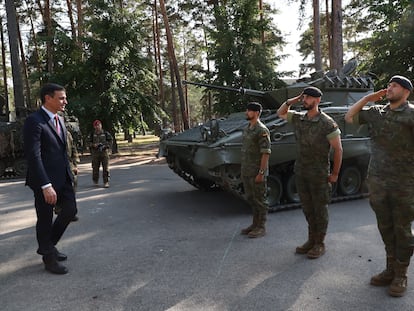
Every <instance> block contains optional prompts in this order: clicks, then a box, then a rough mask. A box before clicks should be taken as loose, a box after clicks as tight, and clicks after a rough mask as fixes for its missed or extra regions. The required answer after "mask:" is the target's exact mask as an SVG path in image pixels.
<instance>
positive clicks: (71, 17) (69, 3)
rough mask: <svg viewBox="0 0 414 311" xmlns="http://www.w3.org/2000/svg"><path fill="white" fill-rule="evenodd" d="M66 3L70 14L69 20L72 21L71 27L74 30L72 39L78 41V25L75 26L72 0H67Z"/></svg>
mask: <svg viewBox="0 0 414 311" xmlns="http://www.w3.org/2000/svg"><path fill="white" fill-rule="evenodd" d="M66 5H67V6H68V16H69V21H70V29H71V31H72V39H73V40H74V41H77V39H76V27H75V22H74V21H73V10H72V1H71V0H66Z"/></svg>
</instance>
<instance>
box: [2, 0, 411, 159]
mask: <svg viewBox="0 0 414 311" xmlns="http://www.w3.org/2000/svg"><path fill="white" fill-rule="evenodd" d="M292 4H298V5H299V9H297V11H296V10H292V12H291V13H292V14H291V16H292V27H296V25H299V29H300V31H301V36H300V40H299V42H297V49H298V52H299V54H300V56H301V59H297V64H298V69H299V76H304V75H307V74H309V73H310V72H312V71H315V70H317V71H323V72H326V71H328V70H337V71H340V70H341V68H342V66H343V65H344V63H346V62H348V61H349V60H351V59H356V60H357V61H358V67H357V74H359V75H364V76H366V75H369V76H371V77H373V78H374V81H375V83H376V86H377V87H383V86H384V85H385V84H386V82H387V80H388V79H389V77H390V76H391V75H393V74H402V75H405V76H407V77H409V78H410V79H413V78H414V73H413V65H414V51H413V49H414V35H413V33H414V3H413V1H412V0H400V1H390V0H362V1H357V0H346V5H345V4H343V3H342V1H341V0H326V1H321V3H320V2H319V0H312V1H311V0H296V1H295V0H284V1H277V4H275V2H274V1H270V0H269V1H266V0H259V1H250V0H198V1H195V0H176V1H164V0H111V1H109V0H87V1H82V0H43V1H42V0H16V1H13V0H5V1H2V3H1V5H3V6H4V9H3V10H1V12H3V15H2V16H1V20H0V25H1V29H0V32H1V44H2V54H1V58H2V67H1V71H2V77H3V83H2V84H1V85H0V95H1V97H0V114H1V115H2V117H3V118H4V119H7V120H8V121H9V120H10V121H11V120H14V119H21V118H24V117H25V116H26V115H27V114H28V113H29V112H30V111H33V110H34V109H37V108H38V107H39V101H38V98H37V97H38V96H37V94H38V91H39V88H40V87H41V85H42V84H44V83H46V82H55V83H59V84H62V85H64V86H65V87H66V89H67V95H68V99H69V105H68V106H67V108H68V112H69V114H71V115H74V116H76V117H77V118H78V119H79V121H80V124H81V130H82V132H83V133H89V132H90V131H91V130H92V126H91V124H92V121H93V120H94V119H101V120H102V122H103V125H104V127H105V128H106V129H108V130H109V131H111V132H112V133H117V132H119V131H121V130H122V131H123V132H124V133H125V138H126V139H128V137H130V135H131V134H130V133H134V132H136V131H142V132H145V131H147V130H152V131H155V133H159V131H160V130H161V129H162V128H165V127H171V128H172V129H173V130H174V131H176V132H178V131H182V130H184V129H187V128H189V127H192V126H195V125H197V124H199V123H203V122H205V121H206V120H208V119H210V118H211V117H218V116H224V115H227V114H229V113H231V112H235V111H243V110H244V108H243V107H244V105H245V101H246V98H244V97H242V96H240V95H239V94H236V93H231V92H212V91H208V90H203V89H201V88H197V87H193V86H190V85H185V84H183V83H182V81H183V80H188V81H195V82H204V83H210V84H214V85H221V86H227V87H232V88H236V89H239V88H241V87H243V88H249V89H255V90H261V91H266V90H272V89H276V88H279V87H283V86H285V81H286V80H285V78H289V77H292V75H294V74H296V72H295V71H294V70H292V71H283V70H280V69H279V68H280V67H281V64H283V62H284V60H285V59H286V58H287V56H288V55H286V54H283V48H284V47H285V46H286V44H287V42H286V34H285V33H283V32H282V31H281V30H280V29H279V28H278V26H277V23H276V20H277V18H278V14H279V12H278V11H277V6H285V7H286V6H289V5H292ZM309 5H310V6H311V7H312V8H313V12H312V16H311V18H310V19H309V18H308V17H309V16H307V14H308V13H309V12H308V11H307V10H306V7H307V6H309ZM308 20H310V22H309V23H308V22H306V21H308ZM115 152H116V145H115Z"/></svg>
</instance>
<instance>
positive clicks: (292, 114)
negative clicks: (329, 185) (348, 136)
mask: <svg viewBox="0 0 414 311" xmlns="http://www.w3.org/2000/svg"><path fill="white" fill-rule="evenodd" d="M287 121H288V122H291V123H292V124H293V126H294V128H295V137H296V142H297V157H296V162H295V173H296V174H297V175H305V174H306V175H307V176H328V175H329V172H330V159H329V152H330V148H331V145H330V144H329V140H330V139H332V138H335V137H336V136H338V135H341V131H340V129H339V127H338V125H337V124H336V122H335V121H334V120H333V119H332V118H331V117H330V116H328V115H327V114H326V113H324V112H320V114H319V115H317V116H316V117H314V118H312V119H308V117H307V114H303V113H299V112H296V111H288V115H287Z"/></svg>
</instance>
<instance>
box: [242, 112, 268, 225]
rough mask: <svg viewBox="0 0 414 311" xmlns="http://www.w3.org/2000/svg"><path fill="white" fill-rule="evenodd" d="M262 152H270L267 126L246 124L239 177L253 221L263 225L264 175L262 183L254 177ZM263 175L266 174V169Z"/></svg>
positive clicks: (264, 206) (264, 203) (264, 202)
mask: <svg viewBox="0 0 414 311" xmlns="http://www.w3.org/2000/svg"><path fill="white" fill-rule="evenodd" d="M263 153H268V154H270V153H271V149H270V133H269V130H268V129H267V127H266V126H265V125H264V124H263V123H262V122H260V120H258V121H257V123H256V124H255V126H254V127H253V128H250V126H249V125H248V126H247V127H246V128H245V129H244V130H243V146H242V149H241V177H242V181H243V187H244V192H245V195H246V200H247V202H248V203H249V204H250V206H251V207H252V211H253V219H254V220H253V222H255V220H256V222H258V223H260V224H259V225H261V226H263V227H264V223H265V222H266V215H267V210H268V206H267V202H266V188H267V185H266V177H265V179H264V182H263V183H256V182H255V178H256V176H257V174H258V173H259V170H260V161H261V158H262V154H263ZM264 175H265V176H267V175H268V172H267V171H266V172H265V174H264Z"/></svg>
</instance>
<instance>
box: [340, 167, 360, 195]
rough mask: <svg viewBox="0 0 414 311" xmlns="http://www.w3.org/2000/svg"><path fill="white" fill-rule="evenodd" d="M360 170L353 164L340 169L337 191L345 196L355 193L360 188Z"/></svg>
mask: <svg viewBox="0 0 414 311" xmlns="http://www.w3.org/2000/svg"><path fill="white" fill-rule="evenodd" d="M361 184H362V178H361V172H360V171H359V170H358V168H357V167H355V166H347V167H344V169H343V170H342V171H341V174H340V175H339V180H338V190H339V193H340V194H342V195H345V196H348V195H354V194H357V193H358V192H359V191H360V189H361Z"/></svg>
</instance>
